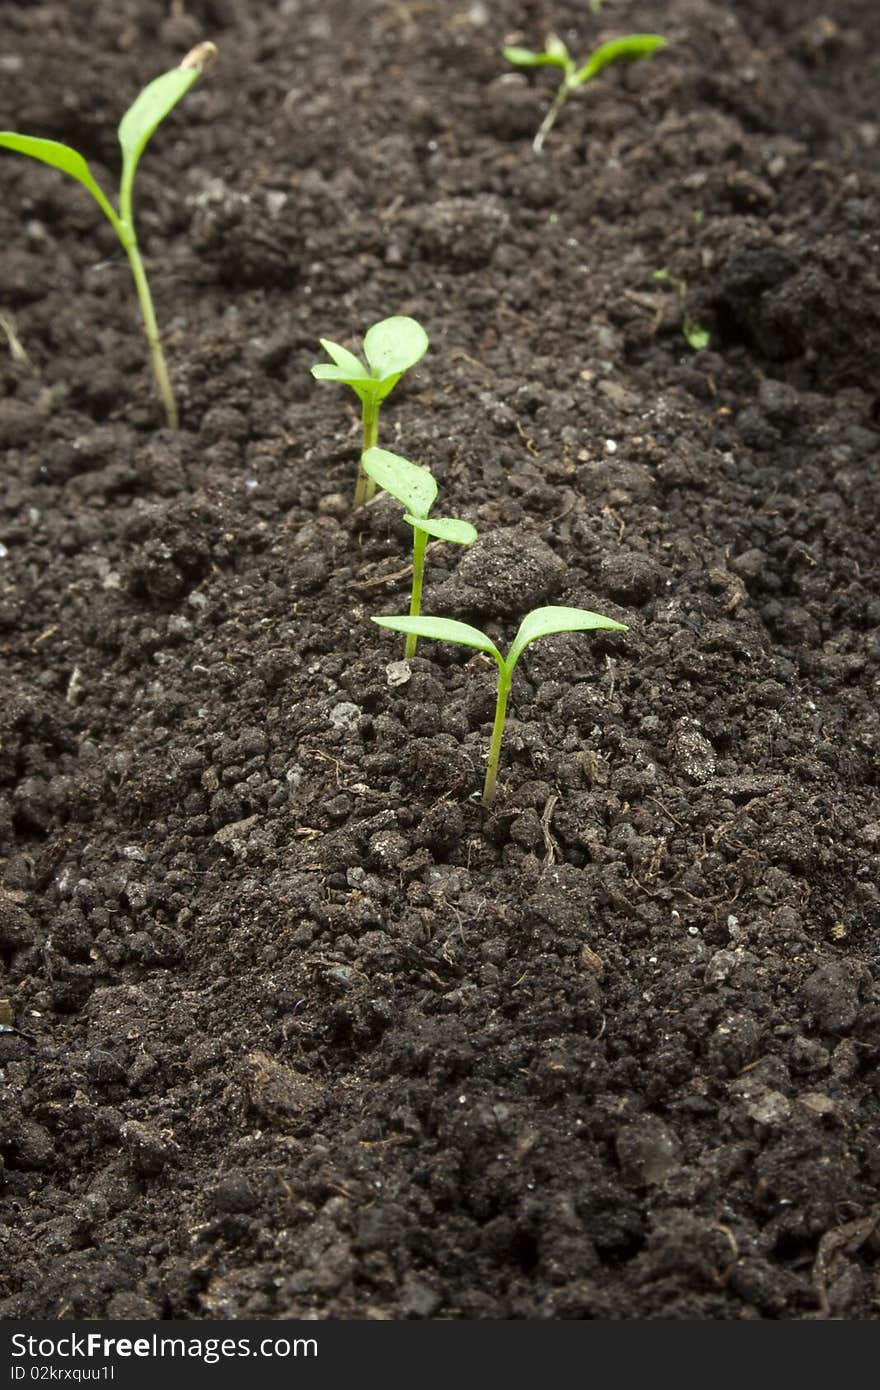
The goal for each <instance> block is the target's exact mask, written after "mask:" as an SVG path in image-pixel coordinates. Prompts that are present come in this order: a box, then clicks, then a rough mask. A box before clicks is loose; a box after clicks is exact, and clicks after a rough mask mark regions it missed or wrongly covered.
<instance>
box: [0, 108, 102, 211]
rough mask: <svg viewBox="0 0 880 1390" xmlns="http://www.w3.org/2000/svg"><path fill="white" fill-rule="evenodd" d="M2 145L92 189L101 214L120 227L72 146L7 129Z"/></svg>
mask: <svg viewBox="0 0 880 1390" xmlns="http://www.w3.org/2000/svg"><path fill="white" fill-rule="evenodd" d="M0 146H2V147H4V148H6V149H7V150H14V151H15V152H16V153H17V154H26V155H28V156H29V158H31V159H38V160H39V161H40V163H41V164H51V165H52V167H53V168H54V169H61V170H62V172H63V173H65V174H70V175H71V176H72V177H73V178H75V179H76V180H77V181H78V182H79V183H81V184H82V185H83V187H84V188H87V189H88V190H89V192H90V193H91V195H92V197H93V198H94V199H95V201H96V202H97V204H98V206H99V207H100V209H101V211H102V212H103V213H104V214H105V215H106V216H107V217H108V218H109V219H110V221H111V222H112V223H113V224H114V226H115V225H116V213H115V212H114V210H113V208H112V206H111V205H110V202H109V200H108V198H107V196H106V194H105V193H104V192H103V191H102V189H101V188H100V187H99V185H98V184H97V183H96V182H95V180H94V178H93V176H92V171H91V169H90V168H89V166H88V164H87V163H86V161H85V160H84V159H83V157H82V155H81V154H80V153H79V152H78V151H77V150H74V149H71V147H70V145H62V144H59V142H58V141H57V140H40V139H38V138H37V137H36V136H34V135H16V134H15V133H14V132H13V131H11V130H4V131H2V132H0Z"/></svg>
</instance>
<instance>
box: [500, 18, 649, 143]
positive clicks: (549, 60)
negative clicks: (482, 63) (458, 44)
mask: <svg viewBox="0 0 880 1390" xmlns="http://www.w3.org/2000/svg"><path fill="white" fill-rule="evenodd" d="M666 46H667V40H666V39H664V38H661V37H660V35H659V34H627V35H626V37H625V38H622V39H611V40H610V42H609V43H603V44H600V46H599V47H598V48H597V49H594V51H593V52H592V53H591V54H590V56H589V58H588V59H587V61H586V62H585V63H581V64H578V63H576V62H575V61H574V59H573V58H572V56H571V54H570V53H569V51H568V49H567V48H566V46H565V44H564V43H563V42H562V39H560V38H558V37H557V35H556V34H550V35H549V37H548V38H547V42H546V47H545V48H544V50H543V52H541V53H533V52H532V50H531V49H530V48H504V49H502V52H503V54H504V56H505V58H506V59H507V61H508V63H513V64H514V65H515V66H516V67H519V68H543V67H555V68H562V80H561V81H560V83H559V86H558V88H557V90H556V95H555V97H554V98H553V102H552V104H551V106H550V110H549V111H548V112H547V114H546V116H545V117H544V119H543V121H542V122H541V124H540V126H539V127H538V133H537V135H536V136H535V138H534V140H533V141H532V148H533V149H534V151H535V153H536V154H540V153H541V150H542V149H543V147H544V141H545V140H546V138H547V136H548V135H549V133H550V131H551V130H552V129H553V127H554V125H555V124H556V117H557V116H558V115H559V112H560V111H561V109H562V107H563V105H564V103H565V102H566V101H567V100H568V98H569V97H570V96H571V94H572V92H576V91H577V89H578V87H583V85H584V83H585V82H589V81H590V80H591V78H593V77H595V76H596V75H597V73H600V72H601V71H602V69H603V68H607V67H608V66H609V64H610V63H627V62H628V63H632V62H635V61H636V60H637V59H638V58H650V56H651V54H652V53H655V52H656V50H657V49H658V48H665V47H666Z"/></svg>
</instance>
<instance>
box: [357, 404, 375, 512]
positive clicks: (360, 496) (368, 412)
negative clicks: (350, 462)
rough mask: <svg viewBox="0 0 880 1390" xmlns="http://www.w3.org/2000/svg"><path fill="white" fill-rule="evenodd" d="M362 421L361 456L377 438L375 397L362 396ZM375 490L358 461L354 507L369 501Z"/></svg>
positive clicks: (373, 446) (372, 445) (371, 446)
mask: <svg viewBox="0 0 880 1390" xmlns="http://www.w3.org/2000/svg"><path fill="white" fill-rule="evenodd" d="M363 423H364V437H363V443H362V444H361V457H363V455H364V454H365V453H366V452H367V450H368V449H373V448H375V445H376V442H377V440H378V438H379V402H378V400H376V398H375V397H364V401H363ZM375 491H376V484H375V483H374V482H373V479H372V478H371V477H370V476H369V474H367V473H365V472H364V468H363V464H362V463H361V462H360V461H358V476H357V483H356V485H355V489H354V505H355V508H356V509H357V508H358V507H362V506H363V505H364V503H365V502H369V500H370V498H371V497H372V496H373V495H374V493H375Z"/></svg>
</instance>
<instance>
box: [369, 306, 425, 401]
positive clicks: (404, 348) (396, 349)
mask: <svg viewBox="0 0 880 1390" xmlns="http://www.w3.org/2000/svg"><path fill="white" fill-rule="evenodd" d="M427 350H428V335H427V333H426V332H425V330H424V328H423V327H422V325H421V324H420V323H416V321H415V319H410V318H406V317H405V316H402V315H397V316H395V317H393V318H390V319H383V320H382V322H381V323H374V324H373V327H372V328H370V329H368V330H367V334H366V337H365V338H364V356H365V357H366V359H367V363H368V364H369V368H370V371H371V372H372V374H373V376H374V377H375V378H376V380H377V381H381V382H382V383H383V384H384V383H385V382H386V381H387V380H388V378H389V377H391V376H393V377H394V381H393V382H392V386H393V385H396V383H397V382H398V381H399V380H400V377H401V376H402V375H403V373H404V372H406V371H408V370H409V368H410V367H414V366H415V364H416V362H419V361H420V360H421V359H422V358H423V357H424V355H425V353H426V352H427ZM388 389H389V390H390V389H391V387H389V388H388ZM382 394H383V395H387V394H388V392H387V391H385V392H383V393H382Z"/></svg>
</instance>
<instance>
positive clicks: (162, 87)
mask: <svg viewBox="0 0 880 1390" xmlns="http://www.w3.org/2000/svg"><path fill="white" fill-rule="evenodd" d="M216 53H217V50H216V48H215V47H214V45H213V44H212V43H200V44H198V45H197V46H196V47H195V48H193V49H192V50H191V51H190V52H189V53H187V55H186V57H185V58H184V59H183V61H182V62H181V63H180V66H179V67H176V68H172V69H171V71H170V72H164V73H162V75H161V76H160V77H157V78H155V79H154V80H153V81H152V82H150V83H149V84H148V86H146V87H145V88H144V89H143V91H142V92H141V94H140V96H138V97H137V98H136V99H135V101H134V103H133V105H132V106H130V107H129V108H128V110H127V111H126V113H125V115H124V116H123V117H122V120H121V121H120V123H119V129H118V132H117V134H118V137H119V144H120V146H121V148H122V175H121V178H120V183H119V200H118V201H119V207H118V209H117V208H114V207H113V204H112V203H111V202H110V199H109V198H108V197H107V195H106V194H105V193H104V191H103V189H102V188H101V187H100V186H99V185H98V184H97V183H96V182H95V179H94V177H93V175H92V171H91V169H90V168H89V166H88V164H87V163H86V161H85V159H84V158H83V156H82V155H81V154H80V153H79V152H78V151H77V150H74V149H71V147H70V145H62V144H59V142H58V141H57V140H41V139H38V138H37V137H36V136H33V135H18V134H16V133H15V132H13V131H2V132H0V147H5V148H6V149H8V150H14V151H16V152H17V153H18V154H26V155H29V156H30V158H31V159H37V160H39V161H40V162H41V163H43V164H51V165H52V166H53V167H54V168H55V169H61V170H62V171H63V172H64V173H65V174H70V175H72V177H73V178H75V179H77V180H78V181H79V182H80V183H81V184H82V185H83V187H84V188H87V189H88V190H89V192H90V193H91V195H92V197H93V198H94V200H95V202H96V203H97V204H98V207H99V208H100V209H101V211H102V212H103V214H104V216H105V217H106V218H107V221H108V222H109V223H110V225H111V227H112V228H113V230H114V232H115V233H116V235H117V236H118V237H119V240H120V242H121V243H122V246H123V248H124V250H125V253H126V255H127V256H128V260H129V264H130V266H131V272H132V275H133V276H134V284H135V289H136V291H137V297H138V303H139V304H140V308H141V315H142V316H143V321H144V329H145V331H146V335H147V342H148V343H149V347H150V358H151V360H152V363H153V371H154V373H155V376H156V384H157V386H158V388H159V395H160V397H161V400H162V404H163V406H164V407H165V416H166V418H167V421H168V424H169V426H170V427H171V429H177V427H178V414H177V403H176V401H175V399H174V393H173V391H172V390H171V382H170V380H169V377H168V368H167V366H166V364H165V357H164V354H163V352H162V344H161V342H160V340H159V326H158V324H157V323H156V313H155V310H154V308H153V299H152V296H151V294H150V287H149V284H148V283H147V274H146V271H145V270H144V263H143V260H142V259H141V253H140V250H139V248H138V241H137V234H136V232H135V224H134V214H133V211H132V193H133V189H134V176H135V171H136V169H137V166H138V162H139V160H140V157H141V155H142V154H143V152H144V150H145V149H146V146H147V142H148V141H149V139H150V136H151V135H152V134H153V132H154V131H155V129H156V127H157V126H158V125H159V124H160V123H161V122H162V121H163V120H164V119H165V117H166V116H167V115H168V113H169V111H171V109H172V108H173V107H174V106H176V105H177V103H178V102H179V101H180V98H181V97H182V96H183V95H184V93H185V92H187V91H189V88H190V87H191V86H192V84H193V83H194V82H195V80H196V78H197V77H198V76H199V74H200V73H201V72H202V71H203V70H204V69H205V68H206V67H208V65H209V64H210V63H212V62H213V60H214V58H215V56H216Z"/></svg>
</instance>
